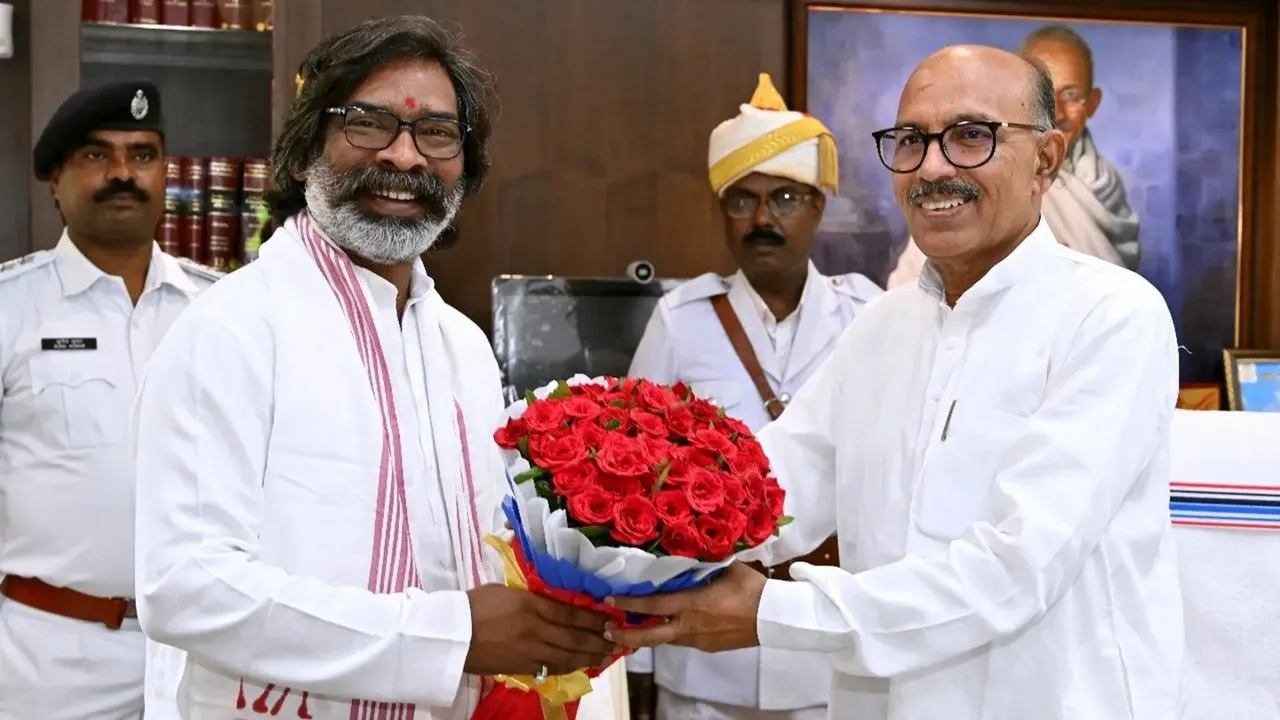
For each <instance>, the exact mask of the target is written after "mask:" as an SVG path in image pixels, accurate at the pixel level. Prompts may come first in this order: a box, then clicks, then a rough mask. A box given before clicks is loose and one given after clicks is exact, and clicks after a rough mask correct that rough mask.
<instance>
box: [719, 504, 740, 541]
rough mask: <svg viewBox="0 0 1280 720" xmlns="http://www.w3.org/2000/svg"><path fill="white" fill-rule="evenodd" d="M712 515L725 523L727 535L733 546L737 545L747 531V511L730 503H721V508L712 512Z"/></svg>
mask: <svg viewBox="0 0 1280 720" xmlns="http://www.w3.org/2000/svg"><path fill="white" fill-rule="evenodd" d="M711 517H713V518H715V519H717V520H719V521H720V522H722V523H724V531H725V535H726V536H727V537H728V538H729V544H730V545H731V546H732V545H737V544H738V541H739V540H741V539H742V536H743V534H745V533H746V532H747V515H746V513H744V512H742V511H741V510H738V509H737V508H735V507H732V506H730V505H728V504H725V505H721V506H720V509H719V510H716V511H715V512H713V513H711Z"/></svg>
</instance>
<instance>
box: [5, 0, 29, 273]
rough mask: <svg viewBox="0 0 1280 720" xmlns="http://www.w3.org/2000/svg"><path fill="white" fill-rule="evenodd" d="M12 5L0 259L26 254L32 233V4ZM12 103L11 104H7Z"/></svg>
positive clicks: (15, 0) (25, 0)
mask: <svg viewBox="0 0 1280 720" xmlns="http://www.w3.org/2000/svg"><path fill="white" fill-rule="evenodd" d="M35 1H36V0H7V2H9V3H10V4H11V5H13V57H11V58H8V59H6V60H0V97H3V98H6V105H7V106H8V111H7V112H6V113H5V120H4V123H3V126H2V128H0V217H2V218H4V222H2V223H0V229H3V231H2V232H0V262H4V261H5V260H9V259H11V258H15V257H18V256H20V255H25V254H26V253H27V246H28V242H29V238H30V235H31V223H30V217H31V119H30V118H29V117H27V108H26V104H27V98H29V97H31V35H30V28H31V4H32V3H33V2H35ZM10 103H12V104H10Z"/></svg>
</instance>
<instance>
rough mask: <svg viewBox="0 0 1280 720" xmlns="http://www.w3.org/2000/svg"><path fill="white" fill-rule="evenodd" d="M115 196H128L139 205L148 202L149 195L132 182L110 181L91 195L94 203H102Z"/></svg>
mask: <svg viewBox="0 0 1280 720" xmlns="http://www.w3.org/2000/svg"><path fill="white" fill-rule="evenodd" d="M117 195H128V196H130V197H132V198H133V199H134V200H137V201H138V202H140V203H145V202H149V201H150V200H151V195H150V194H149V193H147V191H146V190H143V189H142V188H140V187H138V186H137V184H135V183H134V182H133V181H132V180H112V181H111V182H109V183H107V186H106V187H104V188H102V189H101V190H99V191H98V192H96V193H94V194H93V201H94V202H95V203H104V202H107V201H108V200H111V199H112V198H114V197H116V196H117Z"/></svg>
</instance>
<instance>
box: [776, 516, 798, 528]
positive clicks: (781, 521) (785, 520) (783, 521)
mask: <svg viewBox="0 0 1280 720" xmlns="http://www.w3.org/2000/svg"><path fill="white" fill-rule="evenodd" d="M792 520H795V518H793V517H791V516H790V515H783V516H782V517H780V518H778V527H786V526H788V525H790V524H791V521H792Z"/></svg>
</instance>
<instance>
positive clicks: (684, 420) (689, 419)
mask: <svg viewBox="0 0 1280 720" xmlns="http://www.w3.org/2000/svg"><path fill="white" fill-rule="evenodd" d="M665 417H666V420H667V431H668V432H670V433H671V434H672V435H675V436H676V437H689V436H690V435H692V434H693V414H692V413H690V412H689V407H688V406H687V405H676V406H674V407H671V408H667V413H666V416H665Z"/></svg>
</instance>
